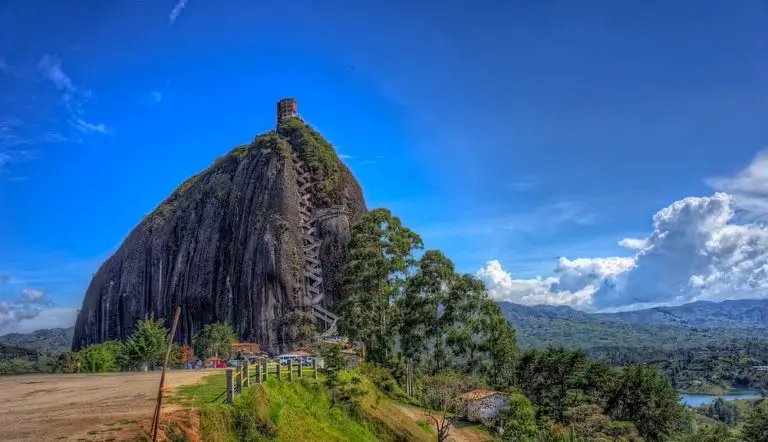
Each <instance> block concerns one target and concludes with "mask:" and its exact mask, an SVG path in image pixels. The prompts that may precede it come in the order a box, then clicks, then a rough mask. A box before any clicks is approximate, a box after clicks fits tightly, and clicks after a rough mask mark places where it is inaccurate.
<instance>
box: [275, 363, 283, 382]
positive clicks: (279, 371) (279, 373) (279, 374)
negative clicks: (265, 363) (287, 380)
mask: <svg viewBox="0 0 768 442" xmlns="http://www.w3.org/2000/svg"><path fill="white" fill-rule="evenodd" d="M275 368H276V369H277V380H278V381H280V380H282V379H283V365H282V364H281V362H280V359H278V360H277V367H275Z"/></svg>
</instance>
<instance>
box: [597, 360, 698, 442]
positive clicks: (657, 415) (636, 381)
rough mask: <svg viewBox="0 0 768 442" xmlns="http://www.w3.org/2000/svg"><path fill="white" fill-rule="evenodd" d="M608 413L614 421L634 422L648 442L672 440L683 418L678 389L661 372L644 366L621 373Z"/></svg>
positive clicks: (636, 366)
mask: <svg viewBox="0 0 768 442" xmlns="http://www.w3.org/2000/svg"><path fill="white" fill-rule="evenodd" d="M607 411H608V414H609V415H610V416H611V417H613V418H614V419H617V420H623V421H632V422H634V423H635V425H637V429H638V431H640V435H641V436H643V437H644V438H645V439H647V440H649V441H657V440H663V439H664V438H665V437H667V436H669V435H670V434H671V433H672V432H673V430H674V429H675V428H676V427H677V426H678V425H679V424H680V422H681V419H682V416H683V414H682V413H683V412H682V406H681V405H680V404H678V402H677V392H676V391H675V389H674V388H672V385H671V384H670V383H669V381H667V380H666V379H665V378H664V376H663V375H662V374H661V372H660V371H659V370H657V369H655V368H653V367H649V366H648V365H645V364H639V365H628V366H626V367H624V368H623V369H622V370H621V372H620V373H619V376H618V378H617V379H616V383H615V384H614V386H613V391H612V393H611V396H610V398H609V400H608V406H607Z"/></svg>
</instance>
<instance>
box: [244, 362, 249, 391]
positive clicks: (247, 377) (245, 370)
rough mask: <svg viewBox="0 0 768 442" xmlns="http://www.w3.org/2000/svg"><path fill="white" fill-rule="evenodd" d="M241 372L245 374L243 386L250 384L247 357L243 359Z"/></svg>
mask: <svg viewBox="0 0 768 442" xmlns="http://www.w3.org/2000/svg"><path fill="white" fill-rule="evenodd" d="M243 373H244V374H245V387H246V388H248V387H250V386H251V367H250V366H249V365H248V359H247V358H246V359H245V360H244V361H243Z"/></svg>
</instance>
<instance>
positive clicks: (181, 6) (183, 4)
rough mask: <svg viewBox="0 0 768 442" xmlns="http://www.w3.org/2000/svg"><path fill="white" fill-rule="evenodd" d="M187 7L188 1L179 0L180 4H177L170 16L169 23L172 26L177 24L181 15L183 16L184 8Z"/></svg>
mask: <svg viewBox="0 0 768 442" xmlns="http://www.w3.org/2000/svg"><path fill="white" fill-rule="evenodd" d="M186 7H187V0H179V2H178V3H176V6H174V7H173V10H171V13H170V15H168V21H170V22H171V24H173V23H175V22H176V19H177V18H179V14H181V11H183V10H184V8H186Z"/></svg>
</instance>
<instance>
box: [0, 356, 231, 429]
mask: <svg viewBox="0 0 768 442" xmlns="http://www.w3.org/2000/svg"><path fill="white" fill-rule="evenodd" d="M215 372H216V371H215V370H210V371H209V370H206V371H197V370H194V371H193V370H189V371H186V370H184V371H169V372H168V374H167V375H166V381H165V385H166V386H168V387H177V386H180V385H185V384H193V383H195V382H198V381H199V380H200V379H202V378H203V377H205V376H207V375H209V374H212V373H215ZM159 383H160V372H159V371H156V372H147V373H108V374H40V375H23V376H2V377H0V441H36V442H37V441H60V440H61V441H66V440H75V441H76V440H91V441H103V440H122V439H123V438H124V437H125V436H127V435H129V434H131V433H133V434H135V433H136V432H137V431H138V428H139V426H140V425H143V426H146V422H149V421H150V420H151V418H152V411H153V410H154V407H155V399H156V397H157V387H158V385H159ZM174 408H175V407H174V406H173V405H167V406H166V405H164V406H163V412H164V413H168V412H171V411H172V410H173V409H174Z"/></svg>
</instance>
